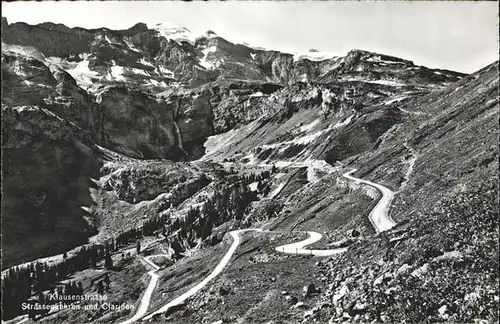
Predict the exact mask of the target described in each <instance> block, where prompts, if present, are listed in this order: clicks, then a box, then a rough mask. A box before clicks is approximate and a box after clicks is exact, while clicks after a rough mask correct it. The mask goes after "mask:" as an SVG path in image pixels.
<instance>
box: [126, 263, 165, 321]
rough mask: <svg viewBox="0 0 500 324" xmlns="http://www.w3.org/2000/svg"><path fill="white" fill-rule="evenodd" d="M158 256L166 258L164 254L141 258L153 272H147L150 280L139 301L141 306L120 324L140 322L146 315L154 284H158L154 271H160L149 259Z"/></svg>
mask: <svg viewBox="0 0 500 324" xmlns="http://www.w3.org/2000/svg"><path fill="white" fill-rule="evenodd" d="M158 256H165V257H167V255H166V254H155V255H149V256H147V257H145V258H143V260H144V261H146V263H147V264H149V265H150V266H151V267H152V268H153V270H151V271H149V272H148V274H149V275H150V276H151V280H150V281H149V284H148V287H147V288H146V291H144V295H143V296H142V299H141V304H140V306H139V309H138V310H137V312H136V313H135V315H134V316H132V317H131V318H130V319H128V320H126V321H124V322H121V323H120V324H132V323H135V322H137V321H138V320H140V319H141V318H142V317H143V316H144V315H146V313H147V311H148V307H149V303H150V302H151V296H152V295H153V291H154V289H155V288H156V284H157V283H158V279H159V278H160V276H159V275H158V274H156V271H158V270H160V267H159V266H157V265H156V264H154V262H153V261H151V258H154V257H158Z"/></svg>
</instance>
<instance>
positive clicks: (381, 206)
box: [343, 169, 396, 234]
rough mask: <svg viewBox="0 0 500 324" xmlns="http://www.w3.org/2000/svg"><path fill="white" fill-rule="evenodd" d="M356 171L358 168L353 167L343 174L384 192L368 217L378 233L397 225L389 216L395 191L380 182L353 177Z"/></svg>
mask: <svg viewBox="0 0 500 324" xmlns="http://www.w3.org/2000/svg"><path fill="white" fill-rule="evenodd" d="M356 171H357V169H353V170H351V171H349V172H346V173H344V174H343V176H344V177H345V178H347V179H350V180H354V181H356V182H361V183H364V184H367V185H369V186H371V187H374V188H376V189H378V191H380V193H381V194H382V198H380V200H379V201H378V203H377V205H376V206H375V207H374V208H373V209H372V211H371V212H370V215H368V218H369V219H370V221H371V223H372V225H373V227H374V228H375V231H376V232H377V234H379V233H381V232H384V231H387V230H389V229H391V228H393V227H394V226H396V223H395V222H394V221H393V220H392V219H391V217H390V216H389V207H390V206H391V202H392V200H393V199H394V192H393V191H392V190H390V189H389V188H387V187H384V186H382V185H380V184H378V183H375V182H371V181H368V180H363V179H359V178H356V177H353V176H352V175H351V174H352V173H354V172H356Z"/></svg>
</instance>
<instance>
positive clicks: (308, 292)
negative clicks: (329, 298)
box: [302, 284, 316, 297]
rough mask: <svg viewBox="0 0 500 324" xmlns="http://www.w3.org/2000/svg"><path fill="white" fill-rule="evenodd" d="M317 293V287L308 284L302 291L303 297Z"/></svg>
mask: <svg viewBox="0 0 500 324" xmlns="http://www.w3.org/2000/svg"><path fill="white" fill-rule="evenodd" d="M315 292H316V287H315V286H314V284H308V285H306V286H304V288H303V289H302V295H303V296H304V297H307V296H310V295H312V294H314V293H315Z"/></svg>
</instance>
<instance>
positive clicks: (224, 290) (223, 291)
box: [219, 287, 229, 296]
mask: <svg viewBox="0 0 500 324" xmlns="http://www.w3.org/2000/svg"><path fill="white" fill-rule="evenodd" d="M228 294H229V290H228V289H226V288H224V287H220V288H219V295H221V296H226V295H228Z"/></svg>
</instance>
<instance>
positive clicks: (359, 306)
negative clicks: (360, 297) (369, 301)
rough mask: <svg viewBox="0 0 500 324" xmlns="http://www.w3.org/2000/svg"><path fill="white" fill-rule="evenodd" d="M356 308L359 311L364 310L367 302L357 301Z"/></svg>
mask: <svg viewBox="0 0 500 324" xmlns="http://www.w3.org/2000/svg"><path fill="white" fill-rule="evenodd" d="M354 309H355V310H357V311H362V310H365V309H366V304H365V303H360V302H357V303H356V305H354Z"/></svg>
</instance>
